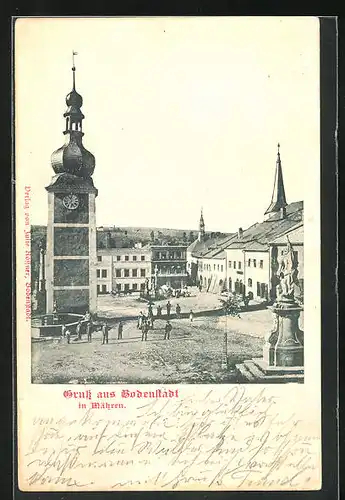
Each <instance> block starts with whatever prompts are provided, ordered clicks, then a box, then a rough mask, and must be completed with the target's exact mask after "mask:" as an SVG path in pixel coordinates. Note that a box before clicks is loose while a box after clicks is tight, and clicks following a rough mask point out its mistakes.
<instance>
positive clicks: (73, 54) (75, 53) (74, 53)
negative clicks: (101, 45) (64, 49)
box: [72, 50, 78, 89]
mask: <svg viewBox="0 0 345 500" xmlns="http://www.w3.org/2000/svg"><path fill="white" fill-rule="evenodd" d="M77 55H78V52H75V50H72V71H73V88H74V89H75V61H74V56H77Z"/></svg>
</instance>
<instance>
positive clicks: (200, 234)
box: [198, 207, 205, 241]
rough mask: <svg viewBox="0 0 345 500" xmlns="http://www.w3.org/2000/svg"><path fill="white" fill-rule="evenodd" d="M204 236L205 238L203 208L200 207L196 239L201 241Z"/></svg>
mask: <svg viewBox="0 0 345 500" xmlns="http://www.w3.org/2000/svg"><path fill="white" fill-rule="evenodd" d="M204 238H205V221H204V214H203V209H202V207H201V213H200V222H199V236H198V240H199V241H201V240H203V239H204Z"/></svg>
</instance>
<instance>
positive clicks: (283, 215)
mask: <svg viewBox="0 0 345 500" xmlns="http://www.w3.org/2000/svg"><path fill="white" fill-rule="evenodd" d="M285 218H286V207H281V209H280V219H285Z"/></svg>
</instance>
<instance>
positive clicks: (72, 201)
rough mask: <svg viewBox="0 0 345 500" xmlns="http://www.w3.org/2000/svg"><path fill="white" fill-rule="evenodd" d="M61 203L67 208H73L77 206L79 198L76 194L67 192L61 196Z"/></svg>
mask: <svg viewBox="0 0 345 500" xmlns="http://www.w3.org/2000/svg"><path fill="white" fill-rule="evenodd" d="M62 203H63V205H64V207H66V208H68V210H75V209H76V208H78V207H79V198H78V196H77V195H76V194H68V195H67V196H65V197H64V198H63V200H62Z"/></svg>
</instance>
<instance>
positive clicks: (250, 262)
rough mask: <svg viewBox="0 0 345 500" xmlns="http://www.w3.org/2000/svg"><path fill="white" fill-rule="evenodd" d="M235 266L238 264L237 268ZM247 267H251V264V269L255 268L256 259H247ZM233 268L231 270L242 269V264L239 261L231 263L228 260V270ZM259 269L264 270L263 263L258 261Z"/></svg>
mask: <svg viewBox="0 0 345 500" xmlns="http://www.w3.org/2000/svg"><path fill="white" fill-rule="evenodd" d="M237 264H238V267H237ZM247 264H248V267H252V264H253V267H256V259H248V262H247ZM231 267H233V269H236V267H237V269H242V262H241V261H238V262H236V261H235V260H234V261H231V260H229V268H231ZM259 268H260V269H263V268H264V261H263V260H260V261H259Z"/></svg>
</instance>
